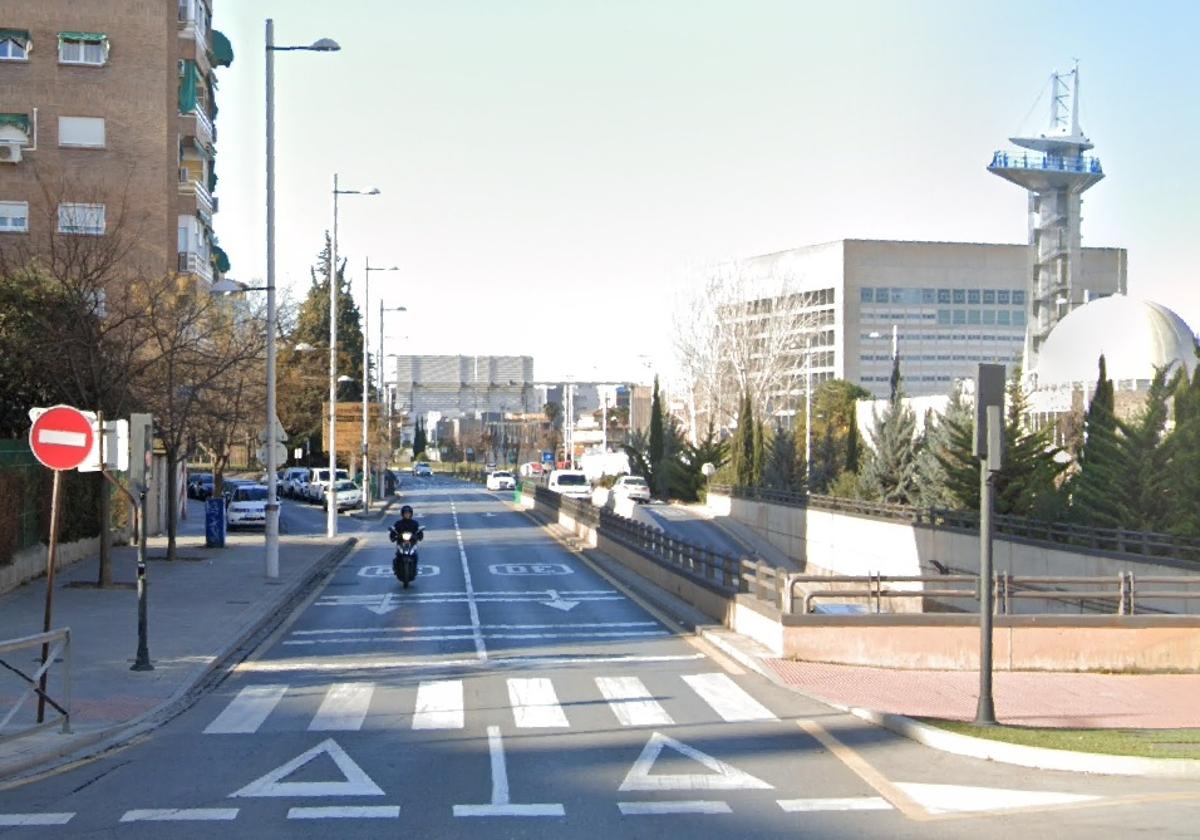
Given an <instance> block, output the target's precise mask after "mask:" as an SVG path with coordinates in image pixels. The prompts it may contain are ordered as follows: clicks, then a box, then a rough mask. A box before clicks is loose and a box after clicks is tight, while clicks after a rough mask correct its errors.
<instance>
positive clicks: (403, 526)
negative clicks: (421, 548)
mask: <svg viewBox="0 0 1200 840" xmlns="http://www.w3.org/2000/svg"><path fill="white" fill-rule="evenodd" d="M405 531H408V532H411V533H412V534H413V539H414V540H416V541H417V542H420V541H421V540H423V539H425V532H424V531H423V530H422V529H421V523H420V522H418V521H417V519H416V517H414V516H413V509H412V506H411V505H405V506H404V507H402V508H400V518H399V519H397V520H396V523H395V524H394V525H392V527H391V537H392V542H399V540H400V535H401V534H403V533H404V532H405Z"/></svg>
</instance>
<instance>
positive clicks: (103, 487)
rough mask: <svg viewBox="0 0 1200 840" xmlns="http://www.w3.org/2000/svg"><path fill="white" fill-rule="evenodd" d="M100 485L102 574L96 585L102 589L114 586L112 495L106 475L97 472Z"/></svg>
mask: <svg viewBox="0 0 1200 840" xmlns="http://www.w3.org/2000/svg"><path fill="white" fill-rule="evenodd" d="M96 478H98V479H99V485H100V576H99V577H98V578H97V580H96V585H97V586H99V587H100V588H101V589H103V588H105V587H108V586H112V582H113V577H112V552H111V548H112V532H111V531H110V529H109V525H110V524H111V523H112V495H111V494H110V493H109V492H108V482H107V481H106V480H105V479H104V476H102V475H99V474H97V475H96Z"/></svg>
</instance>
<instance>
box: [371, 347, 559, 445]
mask: <svg viewBox="0 0 1200 840" xmlns="http://www.w3.org/2000/svg"><path fill="white" fill-rule="evenodd" d="M391 384H393V385H394V387H395V397H394V406H395V409H396V410H397V411H400V412H402V413H404V414H406V415H408V417H409V420H408V425H409V426H410V427H411V425H412V422H413V419H414V418H416V417H418V416H419V417H431V416H435V415H436V418H437V419H438V420H456V419H459V418H464V417H467V418H476V419H478V418H481V417H482V416H483V415H484V414H487V413H501V414H505V413H520V414H524V413H527V412H530V411H535V410H540V409H541V405H540V403H538V398H539V396H540V394H539V392H538V390H537V388H535V387H534V381H533V357H532V356H398V357H396V367H395V380H394V382H393V383H391ZM431 428H432V426H431Z"/></svg>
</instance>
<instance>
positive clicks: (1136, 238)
mask: <svg viewBox="0 0 1200 840" xmlns="http://www.w3.org/2000/svg"><path fill="white" fill-rule="evenodd" d="M214 5H215V19H214V25H215V26H216V27H217V28H218V29H221V30H222V31H224V32H225V34H226V35H228V36H229V37H230V39H231V40H232V41H233V45H234V50H235V53H236V60H235V62H234V64H233V66H232V67H231V68H228V69H225V70H223V71H221V73H220V76H219V79H220V88H219V91H218V104H219V106H220V115H219V117H218V132H219V143H218V158H217V161H218V163H217V170H218V173H219V175H220V178H221V180H220V185H219V188H218V192H217V195H218V196H220V199H221V212H220V213H219V214H218V215H217V222H216V225H217V233H218V235H219V237H220V240H221V244H222V245H223V247H224V248H225V249H226V250H227V251H228V253H229V255H230V257H231V259H232V261H233V265H234V271H233V272H232V274H233V275H234V276H236V277H237V278H239V279H243V280H251V279H255V278H261V277H263V276H264V275H265V261H266V257H265V244H264V242H265V233H264V231H265V210H264V194H265V182H264V175H263V159H264V141H263V119H264V117H263V112H264V104H263V52H262V43H263V41H262V39H263V23H264V20H265V18H267V17H274V19H275V26H276V41H277V42H278V43H283V44H300V43H309V42H311V41H312V40H314V39H316V38H318V37H322V36H329V37H333V38H334V39H336V40H337V41H338V42H339V43H341V45H342V47H343V51H342V52H340V53H336V54H332V55H330V54H317V53H280V54H278V55H277V61H276V93H277V122H276V125H277V141H276V148H277V169H276V173H277V184H278V214H277V225H278V227H277V229H278V234H279V238H278V242H279V244H278V259H279V278H280V281H281V283H283V284H285V285H287V284H291V285H292V286H293V287H294V288H295V294H296V295H297V296H300V295H302V294H303V293H304V290H305V289H306V288H307V284H308V267H309V266H310V265H311V263H312V261H313V258H314V256H315V255H316V253H317V252H318V251H319V250H320V247H321V244H322V235H323V231H324V230H325V229H326V228H328V227H329V226H330V223H331V214H332V211H331V201H330V195H329V193H330V190H331V188H332V176H333V173H334V172H335V171H337V172H339V173H340V174H341V179H342V184H343V185H344V186H345V187H348V188H356V187H366V186H378V187H379V188H380V189H381V190H382V191H383V194H382V195H380V196H378V197H373V198H361V197H354V196H351V197H345V198H343V199H342V201H341V237H340V240H341V252H342V254H344V255H346V256H348V257H349V258H350V260H351V262H350V272H351V275H352V276H353V278H354V280H355V283H356V285H355V294H356V295H357V296H359V300H360V301H361V294H362V292H361V277H362V268H361V267H362V264H363V261H364V258H366V257H367V256H369V257H370V259H371V261H372V263H373V264H378V265H393V264H394V265H399V266H400V267H401V268H402V269H403V271H401V272H398V273H393V274H387V273H375V272H372V287H373V288H372V302H371V309H372V311H373V312H374V313H375V317H374V318H373V319H372V325H371V330H372V333H373V336H372V339H371V346H372V348H374V347H375V336H374V333H375V331H376V330H377V319H378V306H379V304H378V298H377V294H378V291H379V290H380V289H381V287H382V286H384V285H385V284H386V286H387V288H386V290H384V295H385V300H386V302H387V304H388V305H389V306H393V305H401V304H402V305H406V306H408V307H409V309H410V314H409V315H392V316H389V326H388V328H387V330H386V333H387V337H388V344H387V352H390V353H391V352H417V353H441V352H446V353H454V352H463V353H496V354H508V353H522V354H532V355H533V356H534V357H535V366H536V367H535V369H536V373H537V375H538V376H539V378H557V377H561V376H563V375H566V374H573V375H575V376H577V377H579V378H582V379H590V378H594V377H595V378H618V377H622V378H623V377H631V376H638V375H639V371H642V369H641V368H639V366H638V365H637V363H636V361H635V359H634V357H635V355H636V354H638V353H644V352H649V353H652V354H656V355H658V356H660V357H665V356H666V355H668V354H669V343H670V337H669V335H667V330H668V329H669V326H668V325H669V317H668V312H669V308H670V306H671V302H672V300H673V298H674V296H675V293H676V292H675V289H676V287H677V285H678V284H679V282H680V279H681V277H682V276H683V274H684V271H685V270H686V268H687V267H688V266H694V265H696V264H697V263H703V262H706V261H709V260H725V259H731V258H737V257H744V256H751V255H754V254H760V253H766V252H770V251H777V250H782V249H785V248H790V247H796V246H800V245H805V244H810V243H814V242H823V241H828V240H832V239H839V238H843V237H847V238H851V237H857V238H890V239H927V240H955V241H957V240H962V241H980V242H1024V241H1025V240H1026V236H1027V233H1026V214H1025V209H1026V199H1025V195H1024V193H1022V192H1021V191H1020V190H1019V189H1017V188H1016V187H1014V186H1013V185H1011V184H1008V183H1006V182H1004V181H1002V180H1001V179H999V178H996V177H994V176H992V175H989V174H988V173H987V171H986V169H985V167H986V165H987V163H988V161H989V160H990V158H991V153H992V152H993V151H994V150H995V149H997V148H1000V147H1001V146H1003V145H1005V138H1007V137H1008V136H1010V135H1011V134H1013V133H1015V132H1016V131H1017V130H1018V129H1019V128H1021V127H1022V125H1023V120H1024V118H1025V117H1026V115H1027V113H1028V111H1029V109H1030V107H1031V106H1032V105H1033V103H1034V100H1035V99H1036V97H1037V96H1038V94H1039V92H1040V91H1041V90H1042V88H1043V86H1044V84H1045V82H1046V79H1047V77H1048V76H1049V74H1050V72H1051V71H1052V70H1054V69H1056V68H1057V69H1061V70H1064V71H1065V70H1068V69H1070V66H1071V61H1072V59H1075V58H1078V59H1079V60H1080V62H1081V65H1080V66H1081V79H1082V84H1083V91H1082V96H1081V100H1082V124H1083V129H1084V131H1085V132H1086V133H1087V134H1088V135H1089V136H1090V137H1091V138H1092V140H1093V142H1095V144H1096V148H1095V153H1096V154H1097V155H1098V156H1099V157H1100V158H1101V160H1102V161H1103V164H1104V169H1105V172H1106V173H1107V176H1108V177H1107V178H1106V179H1105V180H1104V181H1102V182H1101V183H1100V184H1099V185H1098V186H1096V187H1094V188H1093V189H1092V190H1091V191H1090V192H1088V193H1087V195H1086V196H1085V202H1084V223H1083V235H1084V244H1085V245H1097V246H1100V245H1103V246H1120V247H1125V248H1127V249H1128V250H1129V287H1130V292H1131V294H1135V295H1138V296H1141V297H1146V298H1150V299H1153V300H1157V301H1159V302H1161V303H1164V304H1166V305H1168V306H1170V307H1172V308H1174V309H1175V310H1176V311H1177V312H1179V313H1180V314H1181V315H1182V316H1183V317H1184V319H1185V320H1187V321H1188V322H1189V323H1190V324H1191V325H1192V327H1193V328H1194V329H1196V328H1200V283H1198V282H1197V273H1198V272H1197V268H1196V266H1197V264H1198V263H1200V235H1198V230H1197V227H1198V226H1197V222H1198V221H1200V210H1198V209H1197V198H1196V196H1197V195H1200V176H1198V174H1197V173H1198V172H1200V167H1198V166H1197V160H1198V159H1197V156H1196V155H1195V153H1194V150H1193V146H1194V143H1195V141H1196V137H1197V134H1198V130H1200V106H1198V105H1197V103H1198V102H1200V100H1198V99H1197V97H1196V89H1197V86H1198V84H1200V63H1198V61H1200V60H1198V58H1197V55H1198V53H1197V51H1196V49H1195V44H1194V41H1195V35H1196V32H1197V31H1200V11H1198V9H1200V5H1198V4H1193V3H1188V2H1150V3H1140V4H1130V3H1117V2H1060V3H1045V2H1038V3H1034V2H1004V3H974V2H972V3H962V2H933V1H932V0H906V1H905V2H899V0H896V2H843V3H837V4H825V3H822V4H815V3H806V2H801V0H736V1H735V0H724V2H715V1H713V0H470V1H468V0H462V1H461V2H458V1H456V0H438V1H437V2H428V0H425V2H410V1H409V0H341V2H337V3H330V2H328V0H215V3H214ZM1042 110H1043V109H1042V108H1040V107H1039V111H1038V113H1037V115H1036V120H1035V121H1040V119H1041V116H1042V114H1041V111H1042ZM1026 126H1027V127H1028V124H1026ZM360 305H361V303H360ZM551 321H553V323H552V324H551V323H549V322H551ZM405 337H406V338H405ZM661 366H663V367H665V366H666V365H665V361H664V363H663V364H662V365H661ZM642 374H643V375H644V371H642Z"/></svg>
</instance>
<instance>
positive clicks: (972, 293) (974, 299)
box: [967, 289, 979, 304]
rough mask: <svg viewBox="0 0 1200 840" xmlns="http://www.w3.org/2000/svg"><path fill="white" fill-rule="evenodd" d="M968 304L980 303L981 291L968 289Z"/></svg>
mask: <svg viewBox="0 0 1200 840" xmlns="http://www.w3.org/2000/svg"><path fill="white" fill-rule="evenodd" d="M967 303H976V304H977V303H979V289H967Z"/></svg>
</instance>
